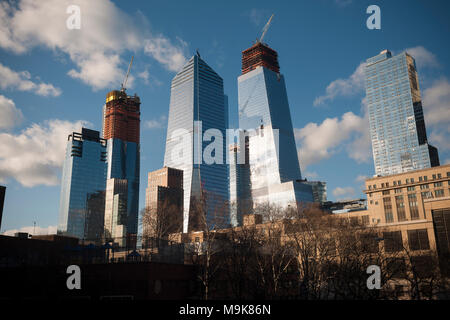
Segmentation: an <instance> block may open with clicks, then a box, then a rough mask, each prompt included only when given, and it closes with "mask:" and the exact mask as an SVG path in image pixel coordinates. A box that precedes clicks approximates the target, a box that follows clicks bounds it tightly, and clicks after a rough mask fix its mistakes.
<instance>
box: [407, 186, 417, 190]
mask: <svg viewBox="0 0 450 320" xmlns="http://www.w3.org/2000/svg"><path fill="white" fill-rule="evenodd" d="M406 189H408V191H414V190H416V187H414V186H411V187H407V188H406Z"/></svg>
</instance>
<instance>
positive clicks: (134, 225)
mask: <svg viewBox="0 0 450 320" xmlns="http://www.w3.org/2000/svg"><path fill="white" fill-rule="evenodd" d="M140 105H141V102H140V99H139V97H138V96H137V95H136V94H135V95H134V96H129V95H127V93H126V92H125V88H123V86H122V89H121V90H120V91H119V90H113V91H111V92H109V93H108V94H107V95H106V104H105V106H104V107H103V138H104V139H106V140H107V142H108V143H107V163H108V169H107V174H106V179H107V181H109V180H110V179H121V181H123V180H126V181H123V183H125V182H126V183H125V184H124V185H126V189H127V192H121V193H120V197H118V196H114V194H112V195H110V196H108V195H107V196H106V199H107V201H106V203H105V219H106V218H108V219H111V218H114V219H116V220H117V221H113V222H111V221H109V220H108V223H106V220H105V235H106V236H108V237H111V238H116V237H123V236H125V234H126V235H136V234H137V229H138V216H139V174H140V137H139V129H140V114H141V113H140ZM110 184H111V183H110ZM111 185H112V184H111ZM107 192H108V190H107ZM110 192H113V193H114V188H111V190H110ZM119 198H120V199H119ZM119 200H120V204H119V203H117V204H115V203H113V202H114V201H119ZM108 201H110V202H111V201H112V203H108ZM119 209H120V210H119ZM114 210H116V211H117V212H114ZM108 211H109V212H108Z"/></svg>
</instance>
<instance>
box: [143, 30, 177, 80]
mask: <svg viewBox="0 0 450 320" xmlns="http://www.w3.org/2000/svg"><path fill="white" fill-rule="evenodd" d="M144 43H145V46H144V52H145V53H147V54H149V55H151V56H152V57H153V58H154V59H155V60H156V61H158V62H159V63H161V64H162V65H163V66H165V67H166V68H167V69H168V70H170V71H175V72H176V71H179V70H180V69H181V68H182V67H183V66H184V64H185V63H186V58H185V57H184V54H183V51H184V47H185V46H186V43H185V42H181V47H176V46H174V45H172V43H171V42H170V40H169V39H167V38H164V37H162V36H158V37H155V38H153V39H147V40H146V41H145V42H144Z"/></svg>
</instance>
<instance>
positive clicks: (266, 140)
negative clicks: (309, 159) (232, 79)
mask: <svg viewBox="0 0 450 320" xmlns="http://www.w3.org/2000/svg"><path fill="white" fill-rule="evenodd" d="M238 91H239V127H240V129H241V130H245V132H246V133H248V135H249V138H248V150H249V163H250V185H249V186H247V187H248V188H250V190H251V196H252V200H253V205H254V206H255V205H257V204H258V203H259V204H261V203H271V204H274V205H278V206H281V207H287V206H295V205H296V204H297V203H300V202H312V201H313V197H312V189H311V186H309V185H306V184H304V183H302V182H301V173H300V165H299V161H298V155H297V148H296V145H295V139H294V130H293V127H292V121H291V114H290V110H289V103H288V98H287V93H286V86H285V82H284V77H283V75H282V74H280V67H279V64H278V54H277V52H276V51H275V50H273V49H271V48H269V47H268V46H267V45H266V44H263V43H261V42H259V41H258V42H257V43H256V44H255V45H253V46H252V47H251V48H249V49H247V50H244V51H243V52H242V75H240V76H239V77H238Z"/></svg>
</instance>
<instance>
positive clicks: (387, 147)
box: [365, 50, 439, 176]
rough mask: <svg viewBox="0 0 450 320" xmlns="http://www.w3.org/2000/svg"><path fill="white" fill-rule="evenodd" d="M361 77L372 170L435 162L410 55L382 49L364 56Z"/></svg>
mask: <svg viewBox="0 0 450 320" xmlns="http://www.w3.org/2000/svg"><path fill="white" fill-rule="evenodd" d="M365 77H366V99H367V106H368V112H369V123H370V136H371V139H372V151H373V158H374V165H375V173H376V174H377V175H381V176H386V175H391V174H398V173H403V172H408V171H412V170H419V169H425V168H430V167H434V166H438V165H439V157H438V151H437V149H436V148H435V147H433V146H431V145H430V144H428V140H427V133H426V129H425V120H424V115H423V109H422V98H421V95H420V88H419V78H418V74H417V69H416V64H415V61H414V58H413V57H411V56H410V55H409V54H408V53H406V52H403V53H401V54H399V55H396V56H392V54H391V52H390V51H388V50H384V51H382V52H381V53H380V54H379V55H377V56H375V57H372V58H370V59H367V62H366V67H365Z"/></svg>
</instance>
